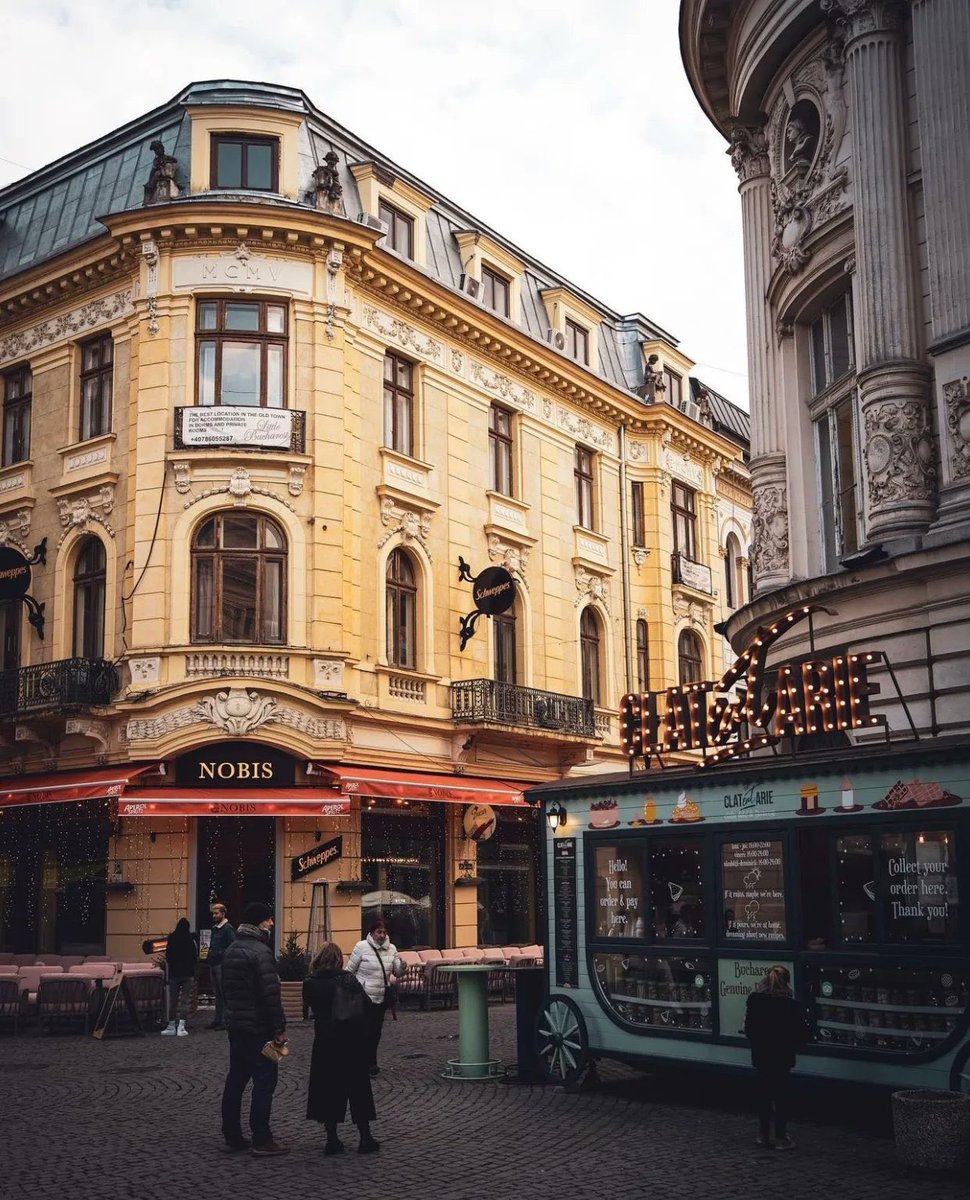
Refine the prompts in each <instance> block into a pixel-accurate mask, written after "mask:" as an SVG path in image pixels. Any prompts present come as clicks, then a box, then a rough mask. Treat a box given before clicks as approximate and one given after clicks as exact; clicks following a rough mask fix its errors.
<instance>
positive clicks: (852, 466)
mask: <svg viewBox="0 0 970 1200" xmlns="http://www.w3.org/2000/svg"><path fill="white" fill-rule="evenodd" d="M853 409H854V404H853V398H852V396H851V395H849V396H846V397H844V398H843V399H842V400H840V401H839V402H838V403H837V404H834V405H833V406H832V407H831V408H829V409H826V411H825V412H823V413H822V414H821V415H820V416H819V417H818V418H817V419H816V421H815V436H816V443H817V447H818V489H819V520H820V523H821V538H822V561H823V565H824V567H825V569H826V570H827V571H835V570H838V567H839V562H840V560H841V559H843V558H845V557H846V555H848V554H853V553H854V552H855V551H856V550H858V548H859V515H860V514H859V504H858V498H857V494H856V493H857V483H856V461H855V460H856V438H855V418H854V413H853Z"/></svg>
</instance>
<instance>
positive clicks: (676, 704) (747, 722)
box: [620, 605, 885, 763]
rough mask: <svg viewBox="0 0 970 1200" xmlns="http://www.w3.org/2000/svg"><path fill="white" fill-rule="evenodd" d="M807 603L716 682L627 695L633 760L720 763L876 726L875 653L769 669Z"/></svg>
mask: <svg viewBox="0 0 970 1200" xmlns="http://www.w3.org/2000/svg"><path fill="white" fill-rule="evenodd" d="M820 611H823V612H824V611H826V610H824V609H822V608H821V607H820V606H812V605H806V606H805V607H803V608H800V609H796V610H794V611H792V612H789V613H787V614H786V615H785V616H784V617H781V618H780V619H779V620H778V621H777V622H775V623H774V624H773V625H770V626H762V627H761V628H759V629H758V631H757V633H756V634H755V636H754V638H753V639H752V641H751V643H750V644H749V645H748V646H747V648H746V649H745V650H744V652H743V653H742V654H740V655H739V656H738V658H737V659H736V660H735V661H734V663H733V664H732V666H731V667H729V668H728V670H727V671H726V672H725V673H724V674H723V675H722V676H721V678H720V679H719V680H717V681H716V682H715V681H711V680H704V681H701V682H698V683H687V684H683V685H681V686H680V687H673V688H667V690H666V691H663V692H644V693H642V694H636V693H630V694H629V695H626V696H624V697H623V700H622V701H621V703H620V727H621V731H622V738H623V744H624V746H625V748H626V752H627V755H628V756H629V758H630V760H631V761H634V760H636V759H637V758H644V759H648V758H650V757H651V756H652V755H656V754H665V753H669V752H671V751H675V750H714V753H713V754H711V755H709V756H705V759H704V761H705V763H715V762H719V761H720V760H722V759H724V758H731V757H733V756H735V755H737V754H744V753H746V752H748V751H750V750H753V749H757V748H760V747H762V746H770V745H774V744H776V743H777V742H779V741H781V739H782V738H783V737H811V736H812V735H815V734H821V733H831V732H834V731H836V730H845V729H858V728H860V727H862V726H871V725H881V724H884V723H885V717H882V716H873V715H872V713H871V712H870V711H869V697H870V696H872V695H876V694H878V692H879V687H878V685H877V684H872V683H870V682H869V678H868V668H869V666H870V665H871V664H872V663H873V662H881V661H883V658H884V656H883V655H882V654H881V653H880V652H878V651H871V652H866V653H863V654H848V653H845V652H842V653H837V654H834V655H831V656H829V657H812V658H808V659H802V660H797V661H792V662H788V663H783V664H781V665H780V666H779V667H777V668H775V669H773V670H772V671H770V672H769V671H768V670H767V669H766V660H767V656H768V650H769V649H770V648H771V646H772V645H774V643H775V642H776V641H777V640H778V639H779V638H780V637H781V636H782V635H783V634H784V633H786V632H787V631H788V630H789V629H791V628H792V626H793V625H795V624H797V623H798V622H799V621H801V620H804V619H805V617H807V616H809V615H810V614H811V613H813V612H820Z"/></svg>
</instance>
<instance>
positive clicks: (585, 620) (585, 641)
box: [579, 608, 600, 704]
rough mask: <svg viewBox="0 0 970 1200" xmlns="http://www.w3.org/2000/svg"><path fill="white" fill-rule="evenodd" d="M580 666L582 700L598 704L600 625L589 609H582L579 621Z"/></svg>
mask: <svg viewBox="0 0 970 1200" xmlns="http://www.w3.org/2000/svg"><path fill="white" fill-rule="evenodd" d="M579 650H580V664H581V667H582V673H583V698H584V699H586V700H592V701H593V703H594V704H599V702H600V625H599V621H598V620H597V619H596V614H595V613H594V612H593V610H592V609H591V608H584V609H583V615H582V616H581V617H580V619H579Z"/></svg>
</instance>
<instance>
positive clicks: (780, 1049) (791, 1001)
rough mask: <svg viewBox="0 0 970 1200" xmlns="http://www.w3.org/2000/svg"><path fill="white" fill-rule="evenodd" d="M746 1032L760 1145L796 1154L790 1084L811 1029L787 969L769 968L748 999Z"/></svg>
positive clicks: (745, 1020)
mask: <svg viewBox="0 0 970 1200" xmlns="http://www.w3.org/2000/svg"><path fill="white" fill-rule="evenodd" d="M744 1033H745V1036H746V1037H747V1039H748V1041H749V1042H750V1043H751V1065H752V1066H753V1067H754V1069H755V1070H756V1071H757V1072H758V1082H759V1085H760V1097H759V1099H760V1103H759V1110H758V1119H759V1131H758V1145H759V1146H764V1147H766V1148H768V1147H771V1146H772V1145H773V1146H774V1148H775V1149H776V1150H792V1149H794V1146H795V1143H794V1141H793V1140H792V1139H791V1138H790V1137H789V1136H788V1081H789V1076H790V1075H791V1072H792V1067H794V1065H795V1055H796V1053H797V1051H798V1049H799V1048H800V1047H801V1046H803V1045H804V1044H805V1042H806V1041H807V1038H808V1029H807V1026H806V1024H805V1020H804V1018H803V1017H802V1014H801V1012H800V1010H799V1008H798V1004H797V1002H796V1001H795V998H794V996H793V995H792V990H791V975H790V974H789V973H788V968H787V967H782V966H774V967H769V968H768V970H767V971H766V972H765V976H764V979H762V981H761V982H760V983H759V984H758V986H757V988H756V989H755V991H753V992H752V993H751V994H750V995H749V996H748V1003H747V1009H746V1012H745V1017H744ZM772 1109H774V1118H775V1141H774V1142H772V1140H771V1117H772Z"/></svg>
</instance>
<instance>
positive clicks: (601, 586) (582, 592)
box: [574, 566, 610, 612]
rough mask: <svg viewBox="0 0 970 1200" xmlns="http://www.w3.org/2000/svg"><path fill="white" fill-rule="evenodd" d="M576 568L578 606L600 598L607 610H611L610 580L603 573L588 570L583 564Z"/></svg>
mask: <svg viewBox="0 0 970 1200" xmlns="http://www.w3.org/2000/svg"><path fill="white" fill-rule="evenodd" d="M574 570H575V573H576V591H577V592H578V593H579V595H578V596H577V597H576V608H579V606H580V605H581V604H585V603H586V602H587V601H589V600H598V601H599V602H600V604H602V605H603V607H604V608H605V609H606V611H607V612H609V611H610V584H609V580H608V579H606V578H605V577H604V576H602V575H594V574H593V572H592V571H587V570H586V568H585V567H583V566H576V567H575V568H574Z"/></svg>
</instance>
